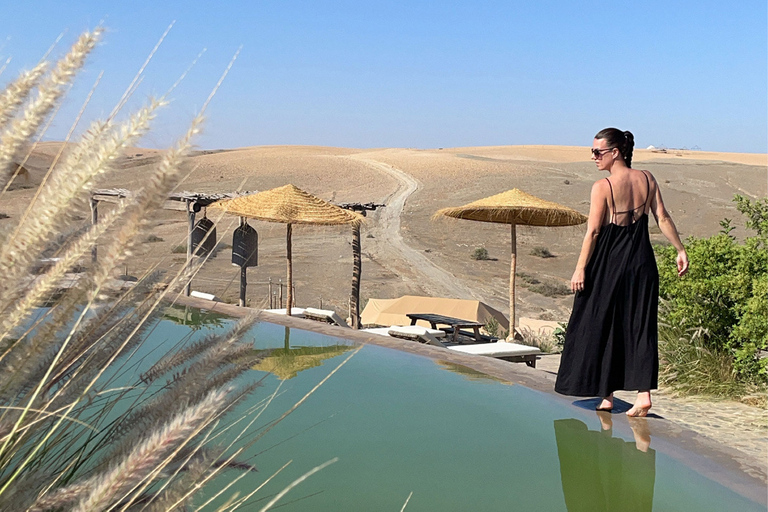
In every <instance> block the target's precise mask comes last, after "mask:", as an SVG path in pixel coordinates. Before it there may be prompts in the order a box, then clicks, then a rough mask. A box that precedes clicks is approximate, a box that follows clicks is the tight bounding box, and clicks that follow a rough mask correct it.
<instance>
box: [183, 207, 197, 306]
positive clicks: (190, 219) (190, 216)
mask: <svg viewBox="0 0 768 512" xmlns="http://www.w3.org/2000/svg"><path fill="white" fill-rule="evenodd" d="M186 203H187V227H188V229H187V272H188V274H187V277H186V278H187V279H189V281H187V285H186V286H185V287H184V295H186V296H187V297H189V294H190V293H192V275H191V274H189V267H190V265H191V263H192V231H194V229H195V209H194V207H193V205H192V203H191V202H190V201H186Z"/></svg>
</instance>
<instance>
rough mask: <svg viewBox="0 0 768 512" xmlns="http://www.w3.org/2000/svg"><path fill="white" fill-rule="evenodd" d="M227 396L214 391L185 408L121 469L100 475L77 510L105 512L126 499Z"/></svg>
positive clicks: (126, 460) (203, 425) (204, 423)
mask: <svg viewBox="0 0 768 512" xmlns="http://www.w3.org/2000/svg"><path fill="white" fill-rule="evenodd" d="M226 395H227V391H225V390H216V391H212V392H211V393H210V394H209V395H208V396H207V397H205V398H204V399H203V400H202V401H201V402H199V403H198V404H197V405H195V406H192V407H189V406H188V407H185V408H184V410H183V411H182V412H180V413H178V414H176V415H175V417H174V418H173V419H172V420H171V421H169V422H168V423H167V424H166V425H165V426H163V428H161V429H159V430H158V431H156V432H153V433H152V434H151V435H150V436H149V438H148V439H146V440H145V441H144V442H143V443H141V444H140V445H138V446H137V447H136V448H134V449H133V450H132V451H131V453H130V454H128V456H127V457H126V458H125V459H124V460H123V461H122V462H121V463H120V464H119V465H118V466H116V467H114V468H113V469H111V470H110V471H107V472H106V473H105V474H103V475H101V476H100V477H99V479H98V480H97V481H96V482H94V484H93V490H92V491H91V492H90V493H89V495H88V496H87V497H85V498H84V499H82V500H81V501H80V502H79V503H78V505H77V507H76V508H75V509H74V511H75V512H91V511H94V510H104V509H106V508H107V507H109V506H110V505H112V504H114V503H115V502H119V501H122V500H124V499H125V498H126V497H127V495H129V494H130V493H131V492H133V490H135V489H136V488H137V487H138V486H140V485H141V484H142V483H144V481H145V479H146V478H148V477H150V475H151V474H152V473H154V472H156V471H157V470H158V467H157V465H158V464H159V463H163V462H164V459H165V458H166V457H168V455H169V454H171V453H172V452H173V451H174V450H175V449H177V448H178V447H179V445H183V444H184V443H186V442H187V441H188V440H189V439H190V438H191V437H193V436H194V435H196V434H197V433H199V432H200V430H202V429H203V428H204V427H205V426H206V425H207V424H208V422H209V421H210V420H211V419H212V418H213V417H214V416H215V415H216V413H218V412H219V411H220V410H221V406H222V404H223V403H225V398H226Z"/></svg>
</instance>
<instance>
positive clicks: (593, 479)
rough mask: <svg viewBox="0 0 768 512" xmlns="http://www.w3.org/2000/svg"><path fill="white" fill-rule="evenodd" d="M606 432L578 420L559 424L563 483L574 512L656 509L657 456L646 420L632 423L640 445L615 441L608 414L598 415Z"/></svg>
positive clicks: (568, 506)
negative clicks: (595, 429) (651, 445)
mask: <svg viewBox="0 0 768 512" xmlns="http://www.w3.org/2000/svg"><path fill="white" fill-rule="evenodd" d="M598 416H599V418H600V424H601V427H602V429H603V430H602V432H598V431H594V430H589V429H587V426H586V425H585V424H584V423H582V422H581V421H579V420H576V419H565V420H555V439H556V440H557V454H558V457H559V458H560V478H561V480H562V484H563V495H564V496H565V505H566V507H567V508H568V511H569V512H575V511H584V512H599V511H606V512H607V511H614V510H617V511H638V512H640V511H644V512H649V511H650V510H652V507H653V486H654V483H655V480H656V451H655V450H653V449H651V448H650V443H651V437H650V435H649V431H648V425H647V423H646V420H645V419H644V418H635V419H636V420H641V421H633V422H631V423H630V425H631V426H632V431H633V432H634V434H635V442H634V443H633V442H631V441H624V440H623V439H619V438H615V437H612V436H611V432H612V427H613V421H612V420H611V415H610V414H609V413H599V414H598Z"/></svg>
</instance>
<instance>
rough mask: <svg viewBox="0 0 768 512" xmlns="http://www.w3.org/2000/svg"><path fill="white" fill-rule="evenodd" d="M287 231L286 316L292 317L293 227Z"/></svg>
mask: <svg viewBox="0 0 768 512" xmlns="http://www.w3.org/2000/svg"><path fill="white" fill-rule="evenodd" d="M287 226H288V227H287V228H286V230H285V245H286V249H285V257H286V259H287V260H288V269H287V274H288V277H287V278H288V300H287V301H286V304H285V314H286V315H288V316H291V307H292V306H293V305H292V301H293V269H292V268H291V225H290V224H288V225H287Z"/></svg>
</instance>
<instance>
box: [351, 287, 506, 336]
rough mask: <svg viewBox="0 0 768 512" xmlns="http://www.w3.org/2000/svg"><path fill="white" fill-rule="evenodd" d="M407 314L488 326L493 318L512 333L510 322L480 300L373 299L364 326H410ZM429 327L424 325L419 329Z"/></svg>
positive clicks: (367, 310) (416, 297)
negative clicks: (443, 316)
mask: <svg viewBox="0 0 768 512" xmlns="http://www.w3.org/2000/svg"><path fill="white" fill-rule="evenodd" d="M407 313H434V314H438V315H445V316H452V317H454V318H462V319H464V320H472V321H474V322H480V323H483V324H485V323H488V322H489V321H490V320H491V319H492V318H493V319H495V320H496V321H497V322H499V326H500V327H501V328H502V329H504V330H509V321H508V320H507V319H506V318H505V317H504V315H503V314H502V313H501V311H497V310H495V309H493V308H492V307H490V306H489V305H487V304H485V303H483V302H480V301H479V300H465V299H446V298H441V297H419V296H417V295H404V296H403V297H400V298H399V299H370V300H368V304H366V306H365V309H364V310H363V312H362V314H361V315H360V322H361V323H362V324H363V325H373V324H376V325H383V326H390V325H408V324H410V323H411V320H410V319H409V318H408V317H407V316H405V315H406V314H407ZM422 323H423V324H424V326H425V327H429V324H428V323H425V322H422V321H420V323H419V325H421V324H422Z"/></svg>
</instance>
